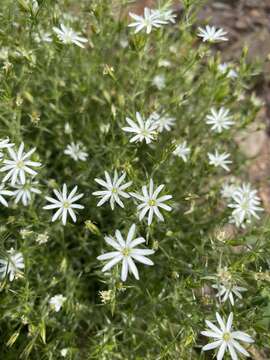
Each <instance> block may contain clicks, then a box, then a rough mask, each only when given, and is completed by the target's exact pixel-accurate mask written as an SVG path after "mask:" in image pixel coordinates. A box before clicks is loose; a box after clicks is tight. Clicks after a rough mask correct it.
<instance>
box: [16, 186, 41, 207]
mask: <svg viewBox="0 0 270 360" xmlns="http://www.w3.org/2000/svg"><path fill="white" fill-rule="evenodd" d="M36 186H38V182H37V181H32V180H27V181H26V182H25V184H21V183H18V184H15V185H14V189H15V190H14V191H12V195H13V196H14V197H15V204H18V202H19V201H21V202H22V203H23V205H24V206H27V205H29V204H30V202H31V200H32V193H33V194H41V191H40V190H39V189H37V187H36Z"/></svg>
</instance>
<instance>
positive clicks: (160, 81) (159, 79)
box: [152, 74, 166, 90]
mask: <svg viewBox="0 0 270 360" xmlns="http://www.w3.org/2000/svg"><path fill="white" fill-rule="evenodd" d="M152 84H153V85H154V86H155V87H156V88H157V89H158V90H162V89H164V88H165V87H166V79H165V76H164V75H163V74H159V75H156V76H154V77H153V80H152Z"/></svg>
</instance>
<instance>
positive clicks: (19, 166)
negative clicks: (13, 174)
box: [17, 160, 24, 169]
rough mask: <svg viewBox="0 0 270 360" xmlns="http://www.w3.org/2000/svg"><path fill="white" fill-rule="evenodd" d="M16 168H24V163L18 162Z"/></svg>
mask: <svg viewBox="0 0 270 360" xmlns="http://www.w3.org/2000/svg"><path fill="white" fill-rule="evenodd" d="M17 167H18V168H19V169H22V168H23V167H24V162H23V161H22V160H20V161H18V162H17Z"/></svg>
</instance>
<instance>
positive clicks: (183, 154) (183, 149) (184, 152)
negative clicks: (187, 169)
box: [173, 141, 190, 162]
mask: <svg viewBox="0 0 270 360" xmlns="http://www.w3.org/2000/svg"><path fill="white" fill-rule="evenodd" d="M173 155H175V156H178V157H180V158H181V159H182V160H183V161H184V162H187V161H188V156H189V155H190V147H188V146H187V142H186V141H183V142H182V143H181V144H178V145H177V146H176V148H175V150H174V151H173Z"/></svg>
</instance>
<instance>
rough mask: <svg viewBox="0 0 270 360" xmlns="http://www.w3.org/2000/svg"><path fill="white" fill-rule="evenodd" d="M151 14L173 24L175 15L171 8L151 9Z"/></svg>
mask: <svg viewBox="0 0 270 360" xmlns="http://www.w3.org/2000/svg"><path fill="white" fill-rule="evenodd" d="M151 11H152V14H154V15H156V16H157V17H159V18H160V19H161V20H163V21H165V22H166V24H168V23H169V22H170V23H172V24H175V18H176V17H177V16H176V14H174V13H173V10H165V9H157V10H151Z"/></svg>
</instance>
